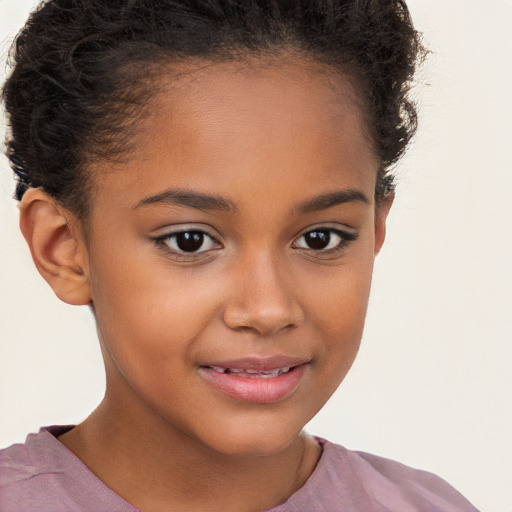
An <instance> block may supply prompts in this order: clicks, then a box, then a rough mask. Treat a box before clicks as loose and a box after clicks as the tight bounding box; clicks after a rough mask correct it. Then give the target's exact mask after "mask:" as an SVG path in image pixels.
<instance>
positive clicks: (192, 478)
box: [59, 393, 321, 512]
mask: <svg viewBox="0 0 512 512" xmlns="http://www.w3.org/2000/svg"><path fill="white" fill-rule="evenodd" d="M124 405H126V404H124ZM142 408H143V407H142ZM142 408H141V409H142ZM59 440H60V441H61V442H62V443H63V444H64V445H65V446H67V447H68V448H69V449H70V450H71V451H73V452H74V453H75V454H76V455H77V456H78V457H79V458H80V459H81V460H82V461H83V462H84V463H85V464H86V465H87V466H88V467H89V469H90V470H91V471H92V472H93V473H95V474H96V476H98V478H100V480H102V481H103V482H104V483H105V484H106V485H107V486H108V487H110V488H111V489H112V490H114V491H115V492H116V493H117V494H118V495H120V496H121V497H123V498H124V499H125V500H126V501H128V502H129V503H131V504H132V505H133V506H135V507H137V508H139V509H140V510H144V511H145V512H159V511H160V510H162V511H164V510H165V511H168V510H180V511H183V512H186V511H188V510H191V511H192V510H211V511H217V510H219V511H220V510H222V511H224V512H229V511H231V510H232V511H237V512H241V511H247V512H250V511H257V510H264V509H267V508H271V507H273V506H275V505H277V504H279V503H282V502H283V501H285V500H286V499H287V498H288V497H289V496H290V495H291V494H293V493H294V492H295V491H296V490H297V489H299V488H300V487H301V486H302V485H303V484H304V483H305V481H306V480H307V478H308V477H309V476H310V474H311V473H312V472H313V470H314V468H315V466H316V463H317V462H318V459H319V457H320V452H321V449H320V447H319V446H318V444H317V443H316V442H315V441H314V440H313V439H312V438H311V437H309V436H307V435H306V434H303V433H301V434H299V435H298V436H297V437H296V438H295V439H294V440H293V441H292V442H291V443H290V444H289V445H288V446H287V447H286V448H285V449H284V450H282V451H281V452H279V453H277V454H273V455H265V456H233V455H226V454H224V453H219V452H217V451H216V450H214V449H212V448H210V447H208V446H205V445H204V444H202V443H201V442H200V441H199V440H197V439H194V438H192V437H191V436H189V435H188V434H186V433H184V432H183V431H181V430H180V429H178V428H177V427H176V426H174V425H170V424H169V423H168V422H167V421H165V420H163V418H161V417H155V416H154V415H151V414H148V411H147V410H134V409H133V403H132V404H131V408H128V407H123V401H122V400H119V397H116V400H110V399H109V396H108V393H107V396H106V397H105V399H104V401H103V402H102V403H101V405H100V406H99V407H98V409H97V410H96V411H95V412H94V413H93V414H92V415H91V416H89V418H87V419H86V420H85V421H84V422H83V423H82V424H80V425H78V426H77V427H75V428H74V429H73V430H71V431H69V432H67V433H66V434H64V435H62V436H61V437H60V438H59Z"/></svg>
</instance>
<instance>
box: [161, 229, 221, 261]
mask: <svg viewBox="0 0 512 512" xmlns="http://www.w3.org/2000/svg"><path fill="white" fill-rule="evenodd" d="M157 241H158V242H160V243H162V244H165V245H166V246H167V248H168V249H169V250H170V251H172V252H174V253H178V254H181V255H186V254H190V255H194V254H200V253H203V252H206V251H210V250H212V249H216V248H217V247H219V243H218V242H217V241H216V240H215V239H214V238H213V237H212V236H210V235H209V234H208V233H206V232H205V231H201V230H198V229H187V230H183V231H177V232H173V233H166V234H165V235H162V236H159V237H158V238H157Z"/></svg>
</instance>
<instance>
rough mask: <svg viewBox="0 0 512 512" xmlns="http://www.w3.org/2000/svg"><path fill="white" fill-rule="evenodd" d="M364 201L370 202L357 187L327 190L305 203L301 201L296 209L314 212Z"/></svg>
mask: <svg viewBox="0 0 512 512" xmlns="http://www.w3.org/2000/svg"><path fill="white" fill-rule="evenodd" d="M352 202H362V203H364V204H370V201H369V200H368V198H367V197H366V196H365V195H364V194H363V193H362V192H361V191H360V190H356V189H348V190H335V191H333V192H327V193H326V194H322V195H320V196H317V197H314V198H313V199H308V200H307V201H304V202H303V203H300V204H299V205H298V206H297V207H296V208H294V210H296V211H298V212H299V213H312V212H318V211H321V210H326V209H327V208H332V207H333V206H337V205H339V204H343V203H352Z"/></svg>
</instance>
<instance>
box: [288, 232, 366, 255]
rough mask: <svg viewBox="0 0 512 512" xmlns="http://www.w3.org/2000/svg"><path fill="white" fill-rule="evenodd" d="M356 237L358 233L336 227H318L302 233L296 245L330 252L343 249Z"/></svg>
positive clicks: (301, 247)
mask: <svg viewBox="0 0 512 512" xmlns="http://www.w3.org/2000/svg"><path fill="white" fill-rule="evenodd" d="M356 239H357V234H356V233H351V232H348V231H342V230H340V229H334V228H317V229H312V230H310V231H308V232H306V233H304V234H303V235H301V236H300V237H299V238H298V239H297V241H296V242H295V243H294V246H295V247H297V248H299V249H308V250H312V251H317V252H329V253H330V252H336V251H339V250H342V249H343V248H345V247H346V246H347V245H348V244H349V242H352V241H353V240H356Z"/></svg>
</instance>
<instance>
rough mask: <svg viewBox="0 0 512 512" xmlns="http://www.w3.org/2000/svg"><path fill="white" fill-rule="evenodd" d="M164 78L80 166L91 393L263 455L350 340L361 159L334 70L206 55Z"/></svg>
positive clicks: (216, 443)
mask: <svg viewBox="0 0 512 512" xmlns="http://www.w3.org/2000/svg"><path fill="white" fill-rule="evenodd" d="M179 80H180V81H179V82H177V83H176V82H175V83H173V84H171V85H170V86H167V87H163V88H162V92H161V94H159V96H158V97H155V98H154V100H153V102H152V109H151V112H152V114H151V115H150V116H148V117H147V119H146V120H145V121H144V126H143V127H142V129H141V131H140V134H139V135H138V136H137V139H136V140H135V144H136V148H137V149H136V151H135V154H134V155H132V156H131V157H130V158H129V159H127V161H126V162H124V163H121V164H117V165H115V166H112V167H110V168H109V167H103V168H98V169H96V170H95V178H94V179H95V182H94V184H95V193H94V198H93V208H92V215H91V218H90V238H89V242H88V265H89V266H88V278H89V286H90V294H91V297H92V302H93V305H94V311H95V315H96V319H97V325H98V331H99V335H100V340H101V343H102V348H103V353H104V357H105V363H106V368H107V397H110V399H111V400H110V402H111V403H116V402H117V403H121V402H122V403H123V404H124V409H123V410H125V411H134V410H136V411H143V412H142V413H141V414H143V415H145V416H146V420H147V421H150V420H152V419H155V418H158V420H157V421H158V422H160V424H161V425H164V426H165V428H168V429H169V431H173V430H174V431H179V432H182V433H185V434H186V435H188V436H189V437H190V438H192V439H194V440H196V441H197V442H199V443H201V444H202V445H204V446H207V447H209V448H212V449H215V450H217V451H219V452H222V453H225V454H271V453H276V452H278V451H279V450H281V449H283V448H284V447H286V446H287V445H288V444H289V443H290V442H291V441H292V440H293V439H294V438H295V437H296V436H297V434H298V433H299V432H300V430H301V429H302V427H303V426H304V425H305V423H306V422H307V421H308V420H310V419H311V418H312V417H313V416H314V415H315V413H316V412H317V411H318V410H319V409H320V408H321V407H322V406H323V405H324V403H325V402H326V400H327V399H328V398H329V397H330V396H331V394H332V393H333V392H334V390H335V389H336V388H337V387H338V385H339V384H340V382H341V381H342V379H343V378H344V376H345V375H346V373H347V371H348V369H349V368H350V366H351V364H352V362H353V360H354V357H355V355H356V352H357V350H358V346H359V342H360V339H361V334H362V329H363V323H364V318H365V313H366V307H367V300H368V294H369V290H370V282H371V275H372V268H373V261H374V257H375V254H376V252H377V250H378V248H379V247H380V243H381V240H382V238H383V234H384V218H385V213H386V211H385V210H386V209H385V208H381V209H378V210H377V211H376V208H375V204H374V200H373V196H374V190H375V179H376V172H377V162H376V160H375V159H374V156H373V153H372V150H371V148H370V147H369V145H368V141H367V138H366V137H365V135H364V131H363V125H362V116H361V113H360V110H359V107H358V104H357V100H356V97H355V94H354V91H353V90H352V88H351V86H350V84H349V83H348V82H347V81H345V80H343V79H341V78H340V77H332V76H331V77H329V76H328V75H326V74H325V73H321V72H320V71H318V70H315V69H312V68H306V67H304V66H298V65H292V64H283V65H282V66H272V67H268V66H267V67H264V66H259V67H257V66H256V67H251V68H249V67H246V68H240V67H239V68H235V67H234V65H233V64H231V65H229V64H216V65H214V66H212V67H210V68H208V69H206V70H204V69H203V70H196V71H194V72H191V73H189V74H188V75H186V77H185V78H180V79H179ZM122 414H124V413H122ZM126 414H128V412H126Z"/></svg>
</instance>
